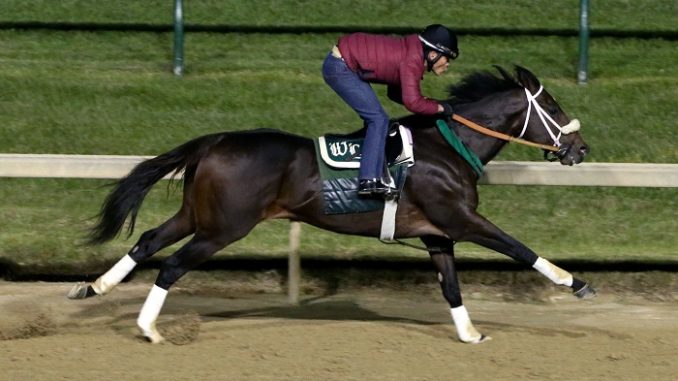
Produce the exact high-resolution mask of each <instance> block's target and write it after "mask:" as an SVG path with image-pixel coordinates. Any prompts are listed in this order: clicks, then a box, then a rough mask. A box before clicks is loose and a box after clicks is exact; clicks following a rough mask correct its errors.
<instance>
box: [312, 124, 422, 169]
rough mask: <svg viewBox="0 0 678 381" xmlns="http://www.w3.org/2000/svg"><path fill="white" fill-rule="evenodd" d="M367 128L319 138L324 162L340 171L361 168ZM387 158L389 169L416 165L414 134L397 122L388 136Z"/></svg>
mask: <svg viewBox="0 0 678 381" xmlns="http://www.w3.org/2000/svg"><path fill="white" fill-rule="evenodd" d="M366 133H367V128H364V127H363V128H361V129H360V130H358V131H354V132H352V133H349V134H345V135H340V134H326V135H324V136H321V137H319V138H318V142H317V145H318V147H317V148H319V152H320V157H321V158H322V160H323V162H324V163H325V164H326V165H328V166H330V167H332V168H339V169H346V168H354V169H357V168H360V154H361V148H362V144H363V141H364V140H365V134H366ZM385 158H386V163H387V165H388V167H391V166H394V165H399V164H403V163H407V164H408V166H409V167H411V166H412V165H414V153H413V150H412V133H411V132H410V130H409V129H408V128H407V127H405V126H402V125H400V124H399V123H397V122H394V123H391V125H390V126H389V132H388V135H387V136H386V151H385Z"/></svg>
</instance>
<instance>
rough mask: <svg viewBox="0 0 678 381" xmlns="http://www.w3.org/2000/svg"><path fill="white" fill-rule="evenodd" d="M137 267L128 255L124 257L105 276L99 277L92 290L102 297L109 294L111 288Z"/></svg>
mask: <svg viewBox="0 0 678 381" xmlns="http://www.w3.org/2000/svg"><path fill="white" fill-rule="evenodd" d="M136 265H137V263H136V262H134V259H132V257H130V256H129V255H125V256H124V257H122V259H121V260H119V261H118V263H116V264H115V265H114V266H113V267H111V269H110V270H108V271H107V272H106V274H104V275H102V276H100V277H99V278H98V279H97V280H96V281H94V283H92V288H93V289H94V291H95V292H96V293H97V294H99V295H104V294H107V293H108V292H110V291H111V290H112V289H113V287H115V286H117V285H118V284H119V283H120V282H122V280H123V279H125V277H126V276H127V274H129V273H130V272H131V271H132V270H134V267H135V266H136Z"/></svg>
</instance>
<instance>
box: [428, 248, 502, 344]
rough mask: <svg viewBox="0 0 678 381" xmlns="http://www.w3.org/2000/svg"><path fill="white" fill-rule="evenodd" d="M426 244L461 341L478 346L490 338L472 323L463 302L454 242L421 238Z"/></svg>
mask: <svg viewBox="0 0 678 381" xmlns="http://www.w3.org/2000/svg"><path fill="white" fill-rule="evenodd" d="M421 240H422V242H424V244H426V247H427V249H428V252H429V254H430V255H431V260H432V261H433V263H434V264H435V265H436V268H437V270H438V282H439V283H440V288H441V289H442V291H443V296H444V297H445V300H447V302H448V303H449V304H450V314H451V315H452V320H453V321H454V326H455V327H456V329H457V335H458V337H459V340H461V341H463V342H465V343H471V344H478V343H481V342H483V341H485V340H489V339H490V337H488V336H485V335H481V334H480V333H479V332H478V331H477V330H476V329H475V327H474V326H473V323H471V319H470V318H469V315H468V311H467V310H466V307H464V304H463V303H462V300H461V291H460V290H459V280H458V278H457V270H456V268H455V264H454V241H451V240H449V239H447V238H443V237H437V236H425V237H422V238H421Z"/></svg>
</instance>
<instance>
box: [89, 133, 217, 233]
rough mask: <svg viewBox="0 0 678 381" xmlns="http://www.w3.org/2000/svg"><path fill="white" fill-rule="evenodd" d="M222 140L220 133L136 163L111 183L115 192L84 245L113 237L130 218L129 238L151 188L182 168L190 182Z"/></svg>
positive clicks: (203, 137) (111, 193)
mask: <svg viewBox="0 0 678 381" xmlns="http://www.w3.org/2000/svg"><path fill="white" fill-rule="evenodd" d="M222 137H223V134H213V135H205V136H202V137H199V138H197V139H194V140H191V141H189V142H187V143H185V144H182V145H180V146H178V147H176V148H174V149H173V150H171V151H169V152H166V153H164V154H162V155H159V156H156V157H154V158H152V159H148V160H145V161H142V162H141V163H139V164H138V165H137V166H136V167H134V169H132V171H131V172H130V173H129V174H127V176H125V177H123V178H122V179H120V180H119V181H117V182H116V183H114V186H115V187H114V189H113V190H112V191H111V192H110V193H109V194H108V196H107V197H106V200H105V201H104V204H103V205H102V207H101V211H100V212H99V214H98V215H97V219H98V221H97V223H96V225H94V227H92V228H91V229H90V231H89V235H88V239H87V243H88V244H93V245H97V244H102V243H104V242H106V241H110V240H111V239H113V238H115V237H116V236H117V235H118V234H119V233H120V231H121V230H122V227H123V225H124V224H125V221H126V220H127V217H128V216H130V215H131V218H130V222H129V225H128V228H127V230H128V235H132V233H133V232H134V224H135V222H136V218H137V213H138V212H139V208H140V207H141V203H142V202H143V201H144V198H145V197H146V194H148V192H149V191H150V190H151V188H152V187H153V185H155V183H157V182H158V181H160V180H161V179H162V178H163V177H165V176H166V175H168V174H169V173H171V172H174V175H176V174H177V173H179V172H180V171H181V170H182V169H185V171H184V176H183V179H184V182H185V183H190V182H191V181H193V176H194V174H195V168H196V167H197V165H198V162H199V161H200V159H201V158H202V157H203V156H204V154H205V153H206V152H207V149H208V148H209V147H211V146H212V145H214V144H215V143H217V142H218V141H220V140H221V138H222Z"/></svg>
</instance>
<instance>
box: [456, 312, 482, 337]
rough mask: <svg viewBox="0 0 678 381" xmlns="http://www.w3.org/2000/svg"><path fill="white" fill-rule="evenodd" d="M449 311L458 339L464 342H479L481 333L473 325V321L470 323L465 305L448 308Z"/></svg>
mask: <svg viewBox="0 0 678 381" xmlns="http://www.w3.org/2000/svg"><path fill="white" fill-rule="evenodd" d="M450 312H451V314H452V320H453V321H454V326H455V327H456V328H457V335H459V340H461V341H463V342H465V343H479V342H481V341H482V339H483V335H481V334H480V333H479V332H478V331H477V330H476V328H475V327H474V326H473V323H471V318H469V316H468V311H467V310H466V307H464V306H459V307H455V308H450Z"/></svg>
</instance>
